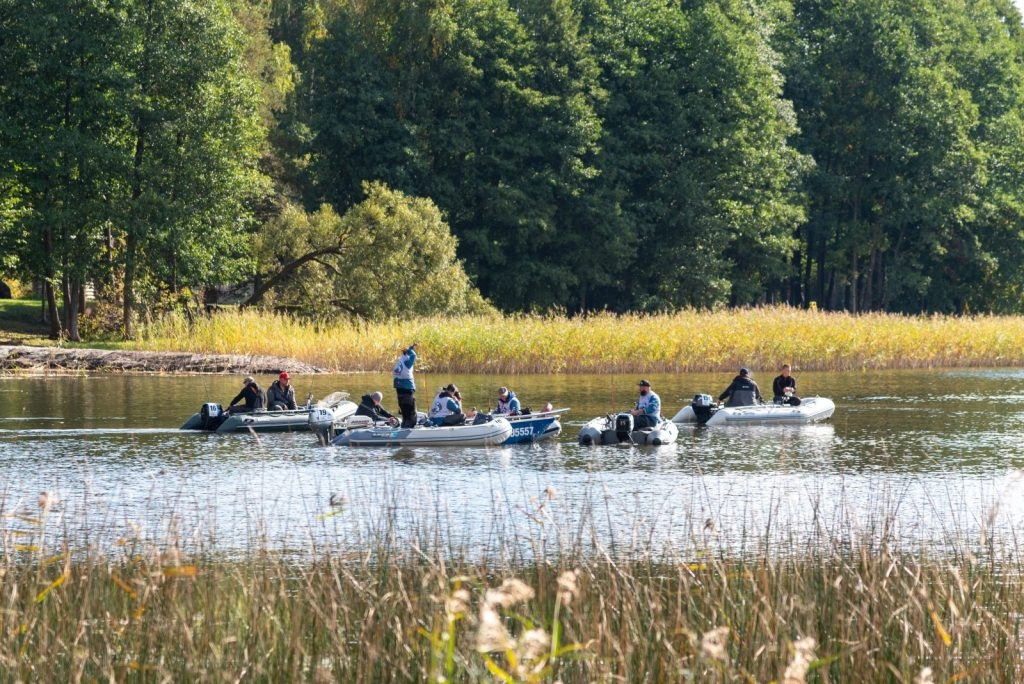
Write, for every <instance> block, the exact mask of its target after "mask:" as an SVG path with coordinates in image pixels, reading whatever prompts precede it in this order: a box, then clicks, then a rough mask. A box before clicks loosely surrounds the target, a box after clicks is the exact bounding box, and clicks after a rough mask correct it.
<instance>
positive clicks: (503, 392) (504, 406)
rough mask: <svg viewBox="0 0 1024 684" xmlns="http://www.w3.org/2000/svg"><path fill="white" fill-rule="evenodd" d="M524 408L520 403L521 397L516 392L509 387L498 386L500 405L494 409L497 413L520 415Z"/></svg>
mask: <svg viewBox="0 0 1024 684" xmlns="http://www.w3.org/2000/svg"><path fill="white" fill-rule="evenodd" d="M522 410H523V409H522V406H520V404H519V397H517V396H516V393H515V392H513V391H512V390H510V389H509V388H508V387H499V388H498V407H497V408H495V409H494V412H495V413H504V414H506V415H509V416H518V415H519V413H520V411H522Z"/></svg>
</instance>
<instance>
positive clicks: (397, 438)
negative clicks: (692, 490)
mask: <svg viewBox="0 0 1024 684" xmlns="http://www.w3.org/2000/svg"><path fill="white" fill-rule="evenodd" d="M511 435H512V425H511V424H510V423H509V422H508V420H506V419H505V418H495V419H494V420H490V421H488V422H486V423H479V424H476V425H474V424H466V425H443V426H426V425H418V426H416V427H413V428H400V427H392V426H389V425H374V426H371V427H357V428H349V429H345V430H343V431H342V432H341V433H339V434H338V435H337V436H335V437H334V438H333V439H331V442H330V443H331V444H332V445H334V446H380V447H394V446H404V447H413V446H500V445H501V444H503V443H504V442H505V440H507V439H508V438H509V437H510V436H511Z"/></svg>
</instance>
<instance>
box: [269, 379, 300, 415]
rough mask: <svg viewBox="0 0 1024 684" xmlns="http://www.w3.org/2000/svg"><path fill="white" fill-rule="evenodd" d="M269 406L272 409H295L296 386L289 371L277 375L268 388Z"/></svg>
mask: <svg viewBox="0 0 1024 684" xmlns="http://www.w3.org/2000/svg"><path fill="white" fill-rule="evenodd" d="M267 408H268V409H270V410H271V411H284V410H285V409H288V410H290V411H294V410H295V388H294V387H292V379H291V376H290V375H288V373H287V372H285V373H281V374H280V375H278V376H277V380H275V381H274V382H272V383H271V384H270V389H268V390H267Z"/></svg>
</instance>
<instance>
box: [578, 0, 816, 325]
mask: <svg viewBox="0 0 1024 684" xmlns="http://www.w3.org/2000/svg"><path fill="white" fill-rule="evenodd" d="M585 15H586V16H587V17H588V27H589V31H590V32H591V34H592V36H593V37H592V40H593V42H594V43H595V45H597V48H598V49H597V53H598V54H599V55H601V61H602V67H603V81H602V85H603V87H604V88H605V89H606V90H607V92H608V93H609V100H608V104H607V107H606V108H605V109H604V110H602V113H603V115H604V131H605V134H604V137H603V139H602V141H601V145H602V154H601V157H600V160H599V168H600V171H601V176H600V178H599V181H598V184H599V186H600V190H599V192H601V193H602V194H605V195H608V196H613V197H617V198H619V202H620V203H621V210H622V221H623V222H624V223H625V224H626V225H627V226H628V234H629V235H630V236H635V238H634V239H635V240H636V244H637V255H636V257H635V259H634V258H632V257H629V259H630V261H629V263H630V264H631V265H632V266H631V268H630V269H629V271H628V275H627V276H626V278H625V280H624V282H623V284H622V291H621V293H620V295H619V299H620V301H625V303H626V305H627V307H628V308H643V309H661V308H674V307H679V306H715V305H720V304H723V303H726V302H732V303H736V304H746V303H751V302H755V301H759V300H761V299H762V298H763V297H764V296H765V294H764V293H765V291H766V290H767V289H768V288H769V287H779V286H780V284H781V283H783V282H784V281H785V278H786V276H787V274H788V272H789V265H788V262H789V260H790V257H791V254H792V250H793V247H794V242H793V239H792V235H793V231H794V230H795V228H796V226H797V225H799V223H800V221H801V220H802V218H803V213H802V206H801V198H800V196H799V195H798V193H797V191H796V189H797V187H798V182H799V181H800V179H801V173H802V171H803V169H804V168H805V167H806V164H807V161H808V160H807V159H806V158H804V157H802V156H801V155H800V154H798V153H797V152H796V151H795V150H794V149H793V148H792V147H791V146H790V145H789V144H788V143H787V138H788V136H790V135H792V134H793V133H794V132H795V128H794V121H793V116H792V113H791V110H790V108H789V106H788V104H787V103H786V102H785V101H784V100H783V99H782V97H781V91H780V79H779V75H778V71H777V68H776V59H777V57H776V55H775V54H774V53H773V52H772V50H770V49H769V47H768V44H767V42H766V35H765V31H764V29H763V27H764V26H766V25H768V23H769V20H770V19H772V17H770V16H754V15H752V14H751V13H750V10H749V9H747V6H746V5H743V4H741V3H735V2H717V1H709V2H690V3H685V4H684V6H680V5H679V4H678V3H674V2H668V1H667V0H666V1H663V2H648V1H644V2H639V1H638V2H616V3H608V4H607V5H605V4H604V3H603V2H599V1H595V2H591V3H588V4H587V9H586V10H585Z"/></svg>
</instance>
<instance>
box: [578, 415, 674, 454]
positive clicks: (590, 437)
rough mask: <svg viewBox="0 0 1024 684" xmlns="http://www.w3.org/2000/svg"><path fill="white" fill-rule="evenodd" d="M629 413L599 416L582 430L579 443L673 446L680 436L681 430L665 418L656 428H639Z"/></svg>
mask: <svg viewBox="0 0 1024 684" xmlns="http://www.w3.org/2000/svg"><path fill="white" fill-rule="evenodd" d="M633 420H634V419H633V416H632V415H631V414H630V413H628V412H623V413H618V414H612V415H608V416H598V417H597V418H594V419H593V420H591V421H590V422H588V423H587V424H586V425H584V426H583V428H582V429H580V436H579V442H580V444H583V445H591V444H623V445H629V444H635V445H638V446H639V445H651V446H658V445H661V444H671V443H672V442H674V441H676V438H677V437H678V436H679V428H678V427H676V425H675V423H673V422H672V421H670V420H667V419H665V418H662V419H661V422H660V423H658V424H657V425H655V426H654V427H643V428H637V427H635V426H634V423H633Z"/></svg>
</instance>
